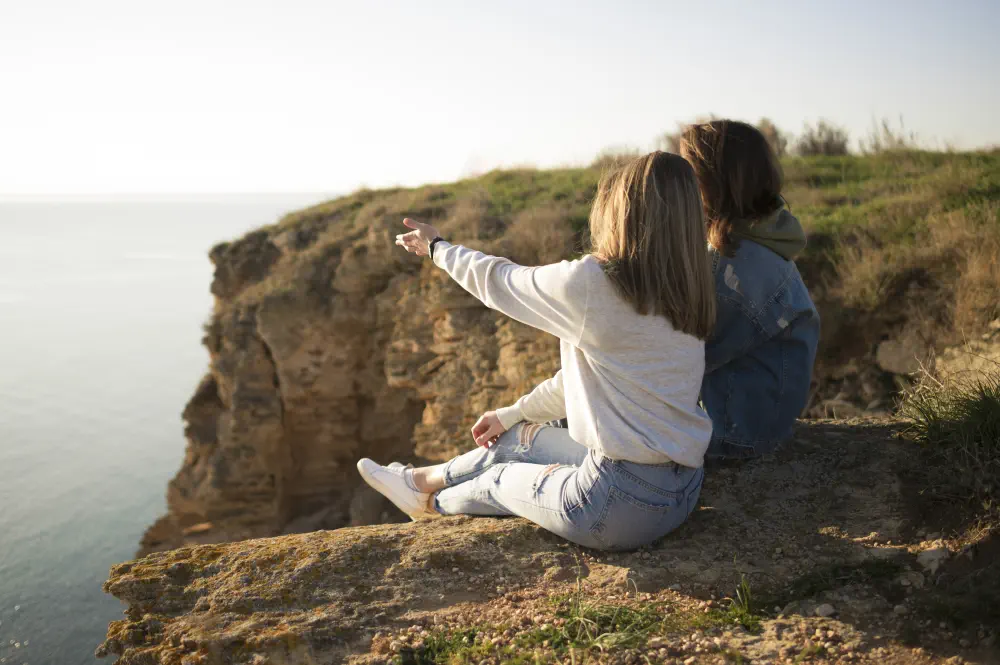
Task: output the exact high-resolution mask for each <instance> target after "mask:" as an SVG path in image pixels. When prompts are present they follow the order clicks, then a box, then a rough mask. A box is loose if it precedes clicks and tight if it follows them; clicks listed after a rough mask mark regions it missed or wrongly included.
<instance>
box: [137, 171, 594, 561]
mask: <svg viewBox="0 0 1000 665" xmlns="http://www.w3.org/2000/svg"><path fill="white" fill-rule="evenodd" d="M511 177H514V178H517V179H518V180H519V186H522V187H523V185H524V183H523V182H521V181H522V180H523V179H524V178H523V174H497V175H496V176H495V177H494V178H493V179H487V180H485V181H482V182H480V183H479V184H474V183H468V185H467V187H465V188H462V187H458V188H456V187H450V188H438V187H425V188H422V189H418V190H399V191H388V192H387V191H381V192H378V193H373V192H368V191H361V192H358V193H355V194H354V195H352V196H349V197H345V198H342V199H338V200H337V201H334V202H333V203H331V204H326V205H323V206H318V207H316V208H313V209H309V210H304V211H301V212H298V213H295V214H293V215H290V216H288V217H286V218H285V219H284V220H282V221H281V222H280V223H278V224H276V225H274V226H272V227H268V228H264V229H261V230H258V231H255V232H253V233H250V234H249V235H247V236H245V237H243V238H241V239H239V240H236V241H233V242H229V243H223V244H220V245H218V246H217V247H215V248H214V249H213V250H212V252H211V259H212V262H213V263H214V264H215V278H214V281H213V282H212V287H211V288H212V293H213V294H214V296H215V307H214V311H213V313H212V316H211V320H210V321H209V322H208V324H207V325H206V328H205V338H204V343H205V346H206V347H207V348H208V350H209V353H210V357H211V364H210V367H209V371H208V373H207V374H206V376H205V377H204V379H203V380H202V381H201V384H200V386H199V387H198V389H197V391H196V392H195V394H194V396H193V397H192V398H191V400H190V402H189V403H188V405H187V407H186V408H185V410H184V421H185V424H186V430H185V432H186V435H187V439H188V445H187V451H186V454H185V458H184V462H183V466H182V467H181V469H180V471H178V473H177V475H176V477H175V478H174V479H173V480H172V481H171V482H170V485H169V489H168V493H167V499H168V507H169V512H168V514H167V515H165V516H164V517H163V518H161V519H160V520H159V521H158V522H157V523H156V524H154V525H153V526H152V527H151V528H150V529H149V530H148V531H147V533H146V535H145V537H144V539H143V542H142V550H143V551H146V552H149V551H155V550H162V549H169V548H172V547H177V546H179V545H181V544H186V543H207V542H222V541H230V540H236V539H241V538H251V537H259V536H272V535H276V534H280V533H290V532H300V531H312V530H315V529H318V528H336V527H341V526H346V525H349V524H354V525H357V524H373V523H379V522H385V521H388V520H392V519H397V517H398V516H399V513H398V512H396V511H395V510H394V509H392V508H391V507H390V506H389V504H387V503H386V502H384V501H383V500H382V499H381V497H379V496H378V495H377V494H375V493H374V492H373V491H371V490H369V489H368V488H367V486H363V484H362V483H361V482H360V479H359V478H358V476H357V472H356V469H355V467H354V465H355V462H356V461H357V459H358V458H359V457H361V456H370V457H373V458H375V459H376V460H380V461H384V462H386V461H389V460H392V459H398V460H417V459H419V460H443V459H446V458H447V457H449V456H452V455H454V454H455V453H456V452H457V451H459V450H462V449H464V448H463V446H465V445H466V444H467V441H466V438H467V434H466V432H467V431H468V428H469V427H471V425H472V423H473V422H474V421H475V419H476V418H477V417H478V416H479V415H481V413H482V412H483V411H486V410H488V409H490V408H496V407H498V406H502V405H505V404H508V403H511V402H512V401H513V400H515V399H516V398H517V397H519V396H520V395H522V394H523V393H525V392H527V391H529V390H530V389H531V388H533V387H534V385H535V384H537V383H538V382H539V381H541V380H543V379H544V378H547V377H548V376H551V375H552V374H554V373H555V372H556V370H557V369H558V342H557V340H555V339H554V338H552V337H550V336H546V335H544V334H541V333H539V332H537V331H535V330H532V329H530V328H527V327H525V326H522V325H520V324H517V323H515V322H512V321H510V320H508V319H506V318H505V317H503V316H500V315H498V314H496V313H494V312H491V311H489V310H487V309H486V308H484V307H483V306H482V305H481V304H480V303H478V301H476V300H475V299H473V298H472V297H470V296H468V295H467V294H466V293H465V292H464V291H462V289H461V288H460V287H458V286H457V285H455V284H454V283H453V282H450V281H449V280H447V279H445V278H444V276H443V275H442V274H441V273H440V271H437V270H436V269H434V267H433V266H432V265H430V264H429V262H423V261H421V260H419V259H417V258H416V257H413V256H409V255H407V254H406V253H405V252H403V251H401V250H398V248H396V247H395V246H394V245H393V240H394V237H395V234H397V233H399V232H400V231H401V230H403V229H402V228H401V224H400V222H401V221H402V219H403V217H404V216H406V215H411V216H415V217H418V218H421V219H424V220H427V221H431V222H434V223H436V224H438V225H439V227H440V228H441V229H442V232H444V233H447V234H448V235H449V237H451V238H454V239H456V240H458V241H462V240H465V241H471V242H475V243H476V244H477V246H479V247H482V248H484V249H486V250H487V251H491V250H492V251H497V252H503V253H505V254H507V255H510V256H513V257H514V258H516V259H518V260H521V261H523V262H526V263H533V262H534V263H537V262H541V261H550V260H555V259H556V258H558V257H561V256H565V255H569V254H571V253H572V252H573V248H574V243H575V242H578V236H579V230H580V229H581V228H582V223H581V219H583V218H585V213H586V204H587V198H588V197H589V196H590V190H589V189H588V188H592V187H593V184H594V182H595V181H596V174H595V173H591V172H587V171H580V170H574V171H571V172H566V174H563V173H562V172H558V171H555V172H544V173H542V172H539V173H538V174H537V179H538V180H539V182H537V183H536V184H535V185H534V188H533V190H532V191H529V192H522V195H521V196H520V197H519V199H518V201H517V203H516V205H515V204H514V203H511V202H505V200H504V198H503V191H504V189H503V188H504V187H505V184H506V183H507V178H511ZM528 177H529V181H534V180H536V177H535V176H534V175H530V174H529V176H528Z"/></svg>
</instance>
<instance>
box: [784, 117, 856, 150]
mask: <svg viewBox="0 0 1000 665" xmlns="http://www.w3.org/2000/svg"><path fill="white" fill-rule="evenodd" d="M849 139H850V135H849V134H848V133H847V130H846V129H844V128H843V127H838V126H837V125H834V124H832V123H828V122H827V121H826V120H820V121H819V122H817V123H816V125H815V126H812V125H809V124H806V126H805V128H804V129H803V130H802V135H801V136H800V137H799V139H798V141H796V143H795V152H796V154H798V155H801V156H802V157H810V156H814V155H846V154H847V143H848V140H849Z"/></svg>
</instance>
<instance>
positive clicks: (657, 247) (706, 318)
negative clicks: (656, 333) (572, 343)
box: [590, 152, 715, 339]
mask: <svg viewBox="0 0 1000 665" xmlns="http://www.w3.org/2000/svg"><path fill="white" fill-rule="evenodd" d="M590 237H591V243H592V250H591V251H592V253H593V255H594V256H595V257H597V259H598V260H600V261H601V263H602V265H603V266H604V272H605V274H607V276H608V278H609V279H611V281H612V283H613V284H614V285H615V288H616V289H617V291H618V293H619V295H621V297H622V298H624V299H625V300H626V301H627V302H629V303H630V304H631V305H632V306H634V307H635V309H636V311H637V312H638V313H639V314H650V313H652V314H656V315H661V316H664V317H666V318H667V320H668V321H670V323H671V324H672V325H673V327H674V328H675V329H676V330H678V331H680V332H684V333H687V334H689V335H693V336H695V337H697V338H699V339H706V338H707V337H708V336H709V335H710V334H711V333H712V328H713V326H714V325H715V288H714V285H713V280H712V274H711V268H710V266H709V257H708V249H707V248H708V243H707V241H706V238H705V224H704V218H703V213H702V205H701V197H700V195H699V193H698V182H697V180H696V178H695V174H694V170H693V169H692V168H691V165H690V164H688V163H687V161H685V160H684V158H683V157H680V156H678V155H672V154H670V153H666V152H652V153H650V154H648V155H645V156H643V157H639V158H637V159H635V160H632V161H630V162H628V163H626V164H624V165H622V166H620V167H619V168H617V169H615V170H613V171H611V172H610V173H607V174H605V175H604V176H603V177H602V178H601V182H600V184H599V185H598V187H597V196H596V198H595V199H594V205H593V207H592V208H591V210H590Z"/></svg>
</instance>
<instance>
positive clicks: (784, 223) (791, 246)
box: [732, 208, 806, 260]
mask: <svg viewBox="0 0 1000 665" xmlns="http://www.w3.org/2000/svg"><path fill="white" fill-rule="evenodd" d="M732 235H733V237H734V238H736V239H738V240H752V241H753V242H755V243H757V244H758V245H763V246H764V247H767V248H768V249H770V250H771V251H773V252H774V253H776V254H778V255H779V256H781V257H782V258H784V259H788V260H792V259H794V258H795V256H796V255H798V254H799V253H800V252H801V251H802V250H803V249H805V247H806V232H805V229H803V228H802V224H800V223H799V220H798V219H797V218H796V217H795V215H793V214H792V213H790V212H788V210H787V209H785V208H781V209H780V210H777V211H775V212H773V213H771V214H770V215H768V216H767V217H762V218H760V219H758V220H754V221H749V220H741V221H739V222H736V223H735V224H733V230H732Z"/></svg>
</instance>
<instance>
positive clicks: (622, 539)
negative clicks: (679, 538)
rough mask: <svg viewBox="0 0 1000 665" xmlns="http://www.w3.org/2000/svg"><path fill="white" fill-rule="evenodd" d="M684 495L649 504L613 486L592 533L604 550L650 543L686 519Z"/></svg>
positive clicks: (591, 530)
mask: <svg viewBox="0 0 1000 665" xmlns="http://www.w3.org/2000/svg"><path fill="white" fill-rule="evenodd" d="M684 500H685V497H684V496H683V495H679V496H676V497H670V498H668V497H664V498H663V503H648V502H646V501H642V500H641V499H637V498H635V497H634V496H632V495H631V494H628V493H627V492H624V491H622V490H620V489H618V488H617V487H611V488H610V489H609V491H608V498H607V500H606V501H605V503H604V509H603V510H602V511H601V515H600V517H599V518H598V519H597V522H596V523H595V524H594V526H592V527H591V528H590V533H591V535H592V536H593V537H594V539H595V540H597V542H599V543H601V544H602V545H603V546H604V547H603V548H604V549H609V550H627V549H634V548H636V547H641V546H643V545H647V544H649V543H651V542H653V541H654V540H656V539H657V538H659V537H660V536H663V535H665V534H666V533H667V532H668V531H670V530H671V529H673V528H674V527H675V526H677V525H678V524H680V523H681V522H683V521H684V518H685V517H687V513H686V510H684V508H686V507H687V506H686V505H684V506H683V507H682V505H681V502H682V501H684Z"/></svg>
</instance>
